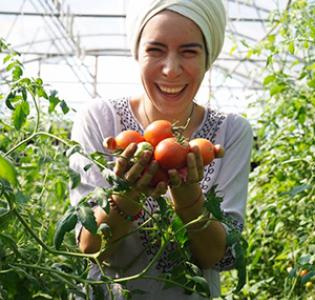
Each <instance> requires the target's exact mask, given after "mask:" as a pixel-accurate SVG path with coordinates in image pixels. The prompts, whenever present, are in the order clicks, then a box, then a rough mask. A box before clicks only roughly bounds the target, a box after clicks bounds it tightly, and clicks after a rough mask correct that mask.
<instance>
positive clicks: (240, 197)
mask: <svg viewBox="0 0 315 300" xmlns="http://www.w3.org/2000/svg"><path fill="white" fill-rule="evenodd" d="M226 126H227V128H226V130H225V137H224V140H225V142H224V148H225V155H224V158H222V159H221V162H220V163H221V165H220V169H219V173H218V176H217V179H216V182H215V183H214V184H217V189H216V192H217V193H218V195H220V196H222V197H223V202H222V204H221V208H222V210H223V211H224V214H225V215H226V216H228V217H229V218H230V220H231V222H230V224H229V226H227V225H226V224H223V225H224V227H225V229H226V232H227V234H228V233H229V232H230V231H231V230H232V229H236V230H238V231H239V232H241V231H242V230H243V226H244V215H245V209H246V202H247V190H248V177H249V171H250V158H251V149H252V141H253V134H252V129H251V126H250V124H249V122H248V121H247V120H246V119H244V118H242V117H240V116H237V115H229V116H228V120H227V124H226ZM234 263H235V255H234V249H233V246H231V247H227V249H226V253H225V256H224V257H223V258H222V259H221V261H219V262H218V263H217V264H216V265H215V269H217V270H219V271H222V270H228V269H231V268H233V266H234Z"/></svg>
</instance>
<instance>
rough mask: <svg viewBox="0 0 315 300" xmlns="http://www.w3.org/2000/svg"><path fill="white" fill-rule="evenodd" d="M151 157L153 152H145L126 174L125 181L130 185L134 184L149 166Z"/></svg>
mask: <svg viewBox="0 0 315 300" xmlns="http://www.w3.org/2000/svg"><path fill="white" fill-rule="evenodd" d="M151 157H152V151H144V152H143V155H142V156H141V157H140V158H139V159H138V160H137V162H136V163H135V164H134V165H132V166H131V168H130V169H129V170H128V171H127V173H126V174H125V179H126V180H127V181H128V182H130V183H134V182H135V181H136V180H137V179H138V178H139V177H140V176H141V174H142V172H143V170H144V168H145V167H146V166H147V165H148V163H149V161H150V159H151Z"/></svg>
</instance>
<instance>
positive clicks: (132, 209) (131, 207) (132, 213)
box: [108, 194, 143, 221]
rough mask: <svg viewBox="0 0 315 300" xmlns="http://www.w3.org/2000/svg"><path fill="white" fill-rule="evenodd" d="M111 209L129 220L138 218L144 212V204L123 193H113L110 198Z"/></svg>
mask: <svg viewBox="0 0 315 300" xmlns="http://www.w3.org/2000/svg"><path fill="white" fill-rule="evenodd" d="M108 202H109V204H110V207H111V209H113V210H115V212H116V213H118V215H120V216H121V217H122V218H123V219H125V220H127V221H135V220H137V219H138V218H139V217H140V216H141V215H142V213H143V209H142V205H141V204H140V203H139V202H137V201H135V200H132V199H128V198H126V197H125V196H122V195H117V194H116V195H112V197H110V198H109V199H108Z"/></svg>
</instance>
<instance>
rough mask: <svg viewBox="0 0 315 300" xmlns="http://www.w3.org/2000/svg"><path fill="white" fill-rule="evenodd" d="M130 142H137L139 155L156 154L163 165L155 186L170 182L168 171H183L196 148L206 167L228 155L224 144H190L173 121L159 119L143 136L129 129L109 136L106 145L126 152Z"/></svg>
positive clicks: (198, 141) (198, 140)
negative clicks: (188, 156)
mask: <svg viewBox="0 0 315 300" xmlns="http://www.w3.org/2000/svg"><path fill="white" fill-rule="evenodd" d="M130 143H136V144H137V146H138V149H137V151H136V153H135V156H138V155H141V153H143V151H145V150H151V151H152V152H153V157H154V159H155V160H156V161H157V162H158V163H159V166H160V170H159V171H158V173H157V174H156V176H155V178H154V180H153V181H154V182H153V185H155V184H157V183H158V182H160V181H165V182H167V180H168V175H167V172H168V170H170V169H177V170H181V169H183V168H185V167H186V162H187V154H188V153H189V152H190V151H191V149H192V148H193V147H198V148H199V150H200V153H201V156H202V159H203V164H204V166H206V165H208V164H209V163H211V162H212V161H213V160H214V159H215V158H220V157H223V156H224V149H223V147H222V146H221V145H213V144H212V143H211V142H210V141H209V140H207V139H204V138H195V139H192V140H190V141H188V140H187V139H185V138H183V137H182V136H178V135H177V134H176V130H174V128H173V125H172V123H171V122H169V121H167V120H157V121H154V122H152V123H151V124H150V125H149V126H148V127H146V128H145V130H144V133H143V135H141V134H140V133H139V132H137V131H135V130H125V131H122V132H121V133H119V134H118V135H117V136H116V137H108V138H106V139H105V140H104V141H103V146H104V147H105V148H106V149H108V150H111V151H116V150H118V151H122V150H124V149H125V148H126V147H127V146H128V145H129V144H130Z"/></svg>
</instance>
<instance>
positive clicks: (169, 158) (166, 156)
mask: <svg viewBox="0 0 315 300" xmlns="http://www.w3.org/2000/svg"><path fill="white" fill-rule="evenodd" d="M188 152H189V144H188V143H187V142H186V141H184V142H183V143H179V142H178V141H177V140H176V138H174V137H173V138H167V139H164V140H162V141H161V142H159V143H158V144H157V146H156V147H155V150H154V159H155V160H157V161H158V163H159V165H160V166H161V168H162V169H164V170H169V169H180V168H183V167H185V166H186V159H187V153H188Z"/></svg>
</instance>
